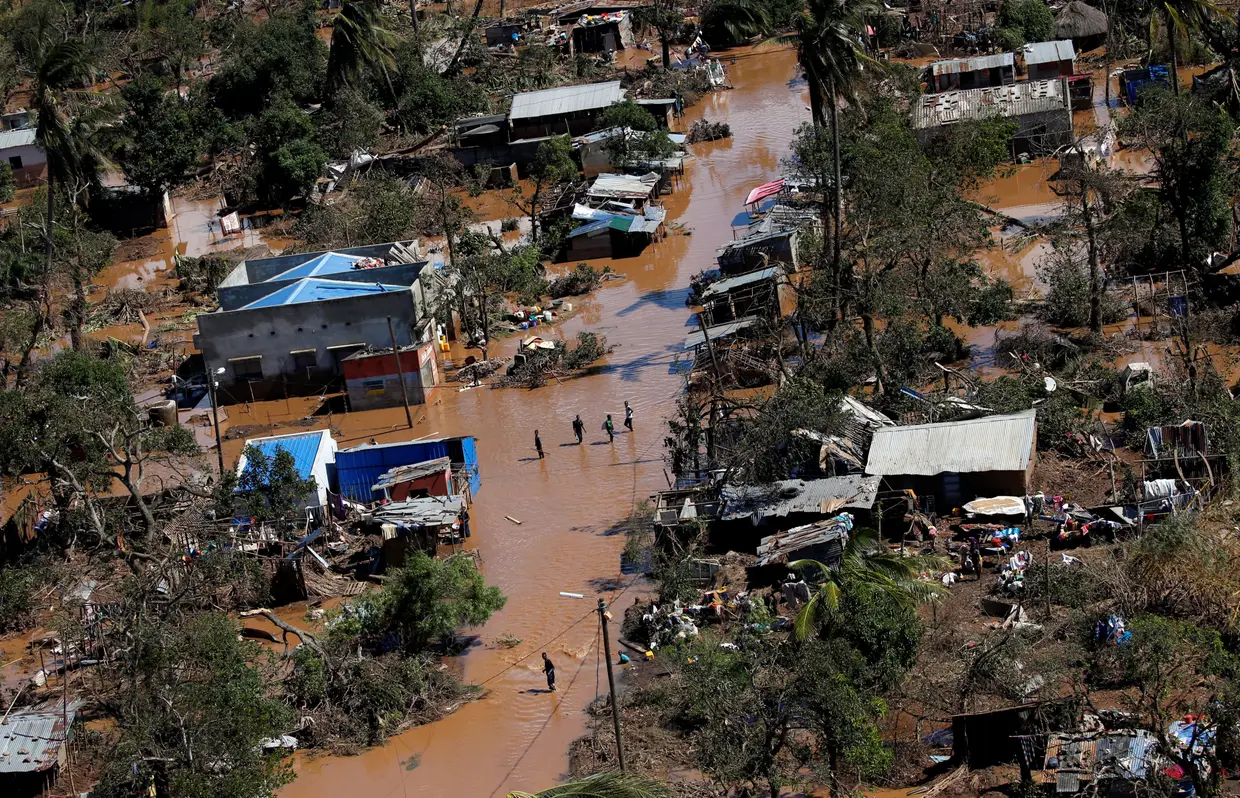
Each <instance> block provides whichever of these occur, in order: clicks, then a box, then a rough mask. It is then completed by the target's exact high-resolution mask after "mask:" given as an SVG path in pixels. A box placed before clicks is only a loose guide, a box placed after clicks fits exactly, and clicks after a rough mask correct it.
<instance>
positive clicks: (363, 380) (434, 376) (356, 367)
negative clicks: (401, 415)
mask: <svg viewBox="0 0 1240 798" xmlns="http://www.w3.org/2000/svg"><path fill="white" fill-rule="evenodd" d="M341 368H342V371H343V376H344V385H345V390H346V391H347V392H348V394H349V407H350V408H352V409H353V410H373V409H375V408H379V407H399V406H400V405H402V404H403V403H404V401H405V395H406V394H407V395H408V396H409V404H412V405H423V404H426V402H427V401H428V400H429V399H430V395H431V389H432V388H434V387H435V386H436V385H438V384H439V368H438V366H437V365H436V364H435V344H434V343H431V342H427V343H424V344H420V345H417V346H408V347H401V350H400V369H399V370H398V369H397V368H396V357H395V356H393V354H392V347H390V346H389V347H387V348H386V349H379V350H370V349H363V350H361V351H359V352H355V353H353V354H351V355H349V356H348V357H346V358H345V359H344V360H342V361H341ZM401 373H403V374H404V377H405V393H404V394H402V393H401V390H400V382H401V380H400V374H401Z"/></svg>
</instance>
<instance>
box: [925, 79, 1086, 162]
mask: <svg viewBox="0 0 1240 798" xmlns="http://www.w3.org/2000/svg"><path fill="white" fill-rule="evenodd" d="M993 116H1002V117H1007V118H1008V119H1011V120H1012V121H1014V122H1015V123H1016V135H1015V136H1014V138H1013V140H1012V147H1013V153H1012V154H1013V156H1015V155H1016V154H1018V153H1022V152H1027V153H1030V154H1031V155H1035V156H1037V155H1043V154H1047V153H1051V152H1053V151H1055V150H1056V149H1058V148H1059V147H1061V146H1063V145H1065V144H1068V143H1070V142H1071V141H1072V103H1071V99H1070V97H1069V95H1068V88H1067V85H1066V83H1065V81H1064V79H1062V78H1059V79H1056V80H1037V81H1032V82H1029V83H1016V84H1014V85H1011V86H997V87H995V88H989V89H973V90H971V91H949V92H944V93H942V94H928V95H925V96H924V97H922V98H921V100H920V101H918V102H917V103H916V104H915V105H914V106H913V109H912V117H913V118H912V122H913V129H914V130H915V131H917V137H918V138H919V139H920V140H921V141H922V142H923V143H928V142H930V141H932V140H933V139H935V138H936V137H938V136H940V135H942V134H943V132H944V130H945V129H946V128H948V127H950V126H952V125H954V124H957V123H959V122H961V121H964V120H974V119H986V118H988V117H993Z"/></svg>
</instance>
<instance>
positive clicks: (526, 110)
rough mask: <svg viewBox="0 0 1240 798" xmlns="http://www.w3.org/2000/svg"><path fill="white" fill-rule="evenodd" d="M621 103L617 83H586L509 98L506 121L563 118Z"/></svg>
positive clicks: (529, 92)
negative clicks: (566, 115) (510, 101)
mask: <svg viewBox="0 0 1240 798" xmlns="http://www.w3.org/2000/svg"><path fill="white" fill-rule="evenodd" d="M623 99H624V90H623V89H621V88H620V81H618V80H610V81H608V82H606V83H588V84H586V85H584V86H562V87H560V88H558V89H544V90H542V91H528V92H525V93H524V94H514V95H513V96H512V110H511V111H509V112H508V118H509V119H536V118H538V117H543V116H562V115H564V114H571V113H575V112H577V111H590V110H593V109H595V108H606V107H607V106H609V105H615V104H616V103H618V102H620V101H621V100H623Z"/></svg>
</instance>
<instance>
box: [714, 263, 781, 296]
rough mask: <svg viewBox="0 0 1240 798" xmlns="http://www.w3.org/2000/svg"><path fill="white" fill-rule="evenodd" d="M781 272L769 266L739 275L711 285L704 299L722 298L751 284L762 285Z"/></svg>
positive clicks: (776, 267) (777, 268)
mask: <svg viewBox="0 0 1240 798" xmlns="http://www.w3.org/2000/svg"><path fill="white" fill-rule="evenodd" d="M779 272H780V268H779V266H769V267H767V268H765V269H758V270H757V271H753V272H748V273H747V274H738V275H737V276H735V277H729V278H727V279H726V280H720V281H719V282H717V283H711V284H710V285H709V286H707V287H706V290H705V291H703V292H702V299H704V300H705V299H709V298H711V297H714V296H720V295H722V294H726V293H728V292H729V291H731V290H733V289H734V288H740V287H741V286H745V285H750V284H751V283H760V282H763V281H765V280H770V279H772V278H774V277H775V275H777V274H779Z"/></svg>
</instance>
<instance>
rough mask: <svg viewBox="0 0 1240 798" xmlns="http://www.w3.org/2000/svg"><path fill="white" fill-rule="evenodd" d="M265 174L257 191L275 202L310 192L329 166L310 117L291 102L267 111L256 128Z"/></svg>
mask: <svg viewBox="0 0 1240 798" xmlns="http://www.w3.org/2000/svg"><path fill="white" fill-rule="evenodd" d="M254 141H255V144H256V145H257V147H258V156H259V161H260V164H261V174H260V176H259V181H258V184H257V189H258V190H259V191H261V192H262V193H263V195H264V197H265V198H266V199H268V200H270V201H272V202H284V201H286V200H288V199H289V198H290V197H294V196H297V195H300V194H304V193H305V192H307V191H308V190H309V189H310V187H311V186H313V185H314V181H315V180H317V179H318V177H319V175H321V174H322V173H323V167H324V166H326V165H327V153H325V152H324V151H323V149H322V148H321V147H320V146H319V145H318V141H317V139H316V137H315V130H314V121H313V120H312V119H311V118H310V115H309V114H307V113H306V112H305V111H303V110H301V109H300V108H298V107H296V106H295V105H293V104H292V103H289V102H281V103H277V104H275V105H272V106H271V107H269V108H267V109H266V110H265V111H263V114H262V116H261V117H260V118H259V119H258V121H257V125H256V128H255V134H254Z"/></svg>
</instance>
